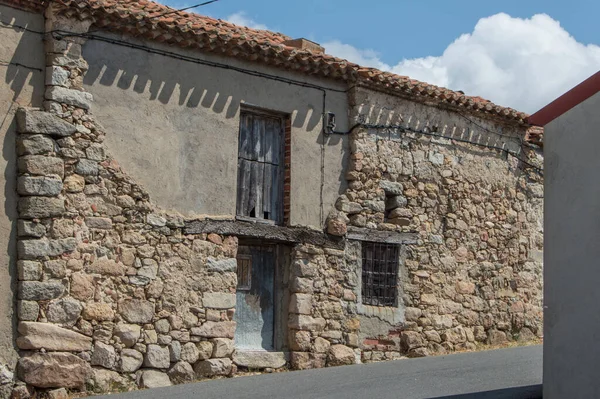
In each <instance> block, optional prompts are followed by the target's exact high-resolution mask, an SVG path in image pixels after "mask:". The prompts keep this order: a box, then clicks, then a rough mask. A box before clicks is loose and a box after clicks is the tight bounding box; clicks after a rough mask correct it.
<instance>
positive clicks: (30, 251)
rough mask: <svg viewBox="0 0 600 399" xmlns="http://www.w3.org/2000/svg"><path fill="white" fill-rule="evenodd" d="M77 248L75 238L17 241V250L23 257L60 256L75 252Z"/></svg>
mask: <svg viewBox="0 0 600 399" xmlns="http://www.w3.org/2000/svg"><path fill="white" fill-rule="evenodd" d="M75 248H77V240H76V239H75V238H61V239H58V240H48V239H47V238H41V239H39V240H20V241H19V242H18V243H17V252H18V253H19V258H21V259H38V258H43V257H46V256H58V255H62V254H64V253H67V252H73V251H74V250H75Z"/></svg>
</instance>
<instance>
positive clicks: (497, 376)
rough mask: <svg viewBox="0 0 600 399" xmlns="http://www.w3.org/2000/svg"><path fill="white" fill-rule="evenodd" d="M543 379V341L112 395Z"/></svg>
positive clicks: (414, 389)
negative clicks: (526, 344)
mask: <svg viewBox="0 0 600 399" xmlns="http://www.w3.org/2000/svg"><path fill="white" fill-rule="evenodd" d="M541 383H542V347H541V346H530V347H517V348H510V349H500V350H495V351H486V352H476V353H463V354H456V355H448V356H437V357H428V358H421V359H407V360H399V361H393V362H382V363H371V364H364V365H356V366H346V367H332V368H326V369H317V370H306V371H294V372H289V373H275V374H264V375H259V376H250V377H240V378H233V379H223V380H212V381H204V382H199V383H194V384H187V385H178V386H174V387H170V388H159V389H153V390H146V391H135V392H130V393H127V394H122V395H117V396H115V395H112V396H110V398H112V399H163V398H168V399H188V398H191V399H195V398H197V399H217V398H219V399H220V398H228V399H250V398H286V399H317V398H332V399H347V398H365V399H387V398H394V399H398V398H401V399H413V398H415V399H420V398H422V399H450V398H452V399H458V398H461V399H500V398H510V399H521V398H523V399H525V398H528V399H532V398H541V397H542V386H541ZM103 398H109V396H104V397H103Z"/></svg>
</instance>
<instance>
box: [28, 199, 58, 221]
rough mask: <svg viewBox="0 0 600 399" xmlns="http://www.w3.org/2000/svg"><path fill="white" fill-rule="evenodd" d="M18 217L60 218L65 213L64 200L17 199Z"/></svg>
mask: <svg viewBox="0 0 600 399" xmlns="http://www.w3.org/2000/svg"><path fill="white" fill-rule="evenodd" d="M18 208H19V217H21V218H23V219H42V218H50V217H55V216H61V215H62V214H63V213H64V212H65V200H64V199H62V198H52V197H24V198H19V206H18Z"/></svg>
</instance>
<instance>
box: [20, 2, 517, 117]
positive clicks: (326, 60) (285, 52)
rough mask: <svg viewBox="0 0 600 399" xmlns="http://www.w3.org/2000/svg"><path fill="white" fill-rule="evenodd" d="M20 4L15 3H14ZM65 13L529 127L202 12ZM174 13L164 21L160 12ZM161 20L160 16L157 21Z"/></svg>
mask: <svg viewBox="0 0 600 399" xmlns="http://www.w3.org/2000/svg"><path fill="white" fill-rule="evenodd" d="M13 1H16V0H13ZM54 2H55V3H56V4H57V5H60V6H61V7H62V10H61V11H60V12H61V13H62V14H63V15H65V16H69V17H77V18H80V19H93V20H94V23H95V25H96V26H97V27H99V28H103V29H107V30H112V31H119V32H124V33H128V34H131V35H133V36H136V37H142V38H145V39H149V40H152V41H157V42H163V43H166V44H169V45H175V46H179V47H184V48H196V49H201V50H202V51H208V52H212V53H216V54H220V55H226V56H232V57H236V58H241V59H245V60H248V61H252V62H260V63H263V64H267V65H272V66H276V67H280V68H285V69H287V70H291V71H296V72H299V73H303V74H308V75H316V76H321V77H326V78H332V79H338V80H344V81H347V82H350V83H353V84H360V85H361V86H365V87H369V88H371V89H373V90H377V91H384V92H387V93H389V94H398V95H402V96H407V95H408V96H416V97H417V98H421V99H423V100H426V101H432V102H436V103H440V104H443V105H448V106H450V107H457V108H459V109H464V110H465V111H469V112H475V113H476V114H478V115H481V116H482V117H493V118H494V119H500V120H502V121H504V122H508V123H511V124H515V123H516V124H518V125H523V126H528V124H527V118H528V115H527V114H526V113H524V112H519V111H517V110H515V109H512V108H509V107H503V106H500V105H496V104H494V103H492V102H491V101H488V100H485V99H483V98H481V97H473V96H467V95H465V94H464V93H462V92H457V91H453V90H450V89H446V88H443V87H438V86H435V85H430V84H428V83H425V82H420V81H417V80H414V79H410V78H409V77H406V76H400V75H395V74H393V73H390V72H384V71H381V70H378V69H375V68H363V67H361V66H359V65H357V64H354V63H351V62H349V61H347V60H344V59H341V58H337V57H333V56H331V55H327V54H318V53H312V52H310V51H307V50H299V49H295V48H292V47H288V46H285V45H283V44H282V42H284V41H285V40H288V39H289V37H287V36H285V35H283V34H280V33H275V32H270V31H261V30H255V29H251V28H246V27H241V26H237V25H234V24H231V23H228V22H226V21H221V20H215V19H213V18H209V17H204V16H201V15H198V14H193V13H186V12H179V11H175V10H173V9H172V8H170V7H167V6H163V5H161V4H158V3H155V2H152V1H148V0H54ZM174 11H175V12H174ZM166 12H168V13H169V14H167V15H165V16H164V17H160V15H161V14H164V13H166ZM157 16H158V17H157Z"/></svg>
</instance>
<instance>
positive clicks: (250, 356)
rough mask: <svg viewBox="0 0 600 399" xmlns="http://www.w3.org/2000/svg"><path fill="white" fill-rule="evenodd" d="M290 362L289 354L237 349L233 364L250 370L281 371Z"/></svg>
mask: <svg viewBox="0 0 600 399" xmlns="http://www.w3.org/2000/svg"><path fill="white" fill-rule="evenodd" d="M288 360H289V353H288V352H268V351H266V350H248V349H236V351H235V353H234V354H233V362H234V363H235V364H236V365H237V366H241V367H246V368H248V369H255V370H261V369H267V368H271V369H279V368H282V367H283V366H285V365H286V363H287V362H288Z"/></svg>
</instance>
